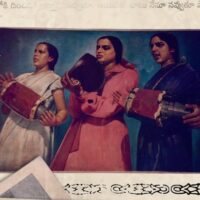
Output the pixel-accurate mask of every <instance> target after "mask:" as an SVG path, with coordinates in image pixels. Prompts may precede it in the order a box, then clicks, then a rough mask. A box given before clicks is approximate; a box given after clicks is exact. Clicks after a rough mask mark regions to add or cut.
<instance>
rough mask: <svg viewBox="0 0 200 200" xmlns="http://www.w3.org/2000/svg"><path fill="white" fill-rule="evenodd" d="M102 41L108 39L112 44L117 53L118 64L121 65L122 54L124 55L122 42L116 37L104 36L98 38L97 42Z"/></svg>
mask: <svg viewBox="0 0 200 200" xmlns="http://www.w3.org/2000/svg"><path fill="white" fill-rule="evenodd" d="M101 39H108V40H109V41H110V42H111V44H112V45H113V48H114V50H115V53H116V63H120V62H121V60H122V54H123V45H122V42H121V40H120V39H119V38H117V37H114V36H102V37H100V38H98V40H97V42H98V41H99V40H101Z"/></svg>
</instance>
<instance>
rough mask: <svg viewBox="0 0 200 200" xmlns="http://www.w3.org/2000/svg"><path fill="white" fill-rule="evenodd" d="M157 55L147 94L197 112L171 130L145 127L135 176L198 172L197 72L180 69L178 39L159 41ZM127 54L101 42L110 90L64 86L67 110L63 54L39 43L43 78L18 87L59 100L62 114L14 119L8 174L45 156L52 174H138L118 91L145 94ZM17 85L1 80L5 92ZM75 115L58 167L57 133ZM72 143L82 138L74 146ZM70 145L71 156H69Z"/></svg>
mask: <svg viewBox="0 0 200 200" xmlns="http://www.w3.org/2000/svg"><path fill="white" fill-rule="evenodd" d="M150 48H151V52H152V56H153V58H154V59H155V61H156V62H157V63H158V64H160V65H161V69H160V70H159V71H158V72H157V73H156V74H155V75H154V76H153V77H152V78H151V80H149V81H148V83H147V84H146V85H145V88H147V89H152V90H165V91H167V93H168V94H170V95H171V96H173V97H174V99H175V100H176V101H178V102H181V103H183V104H186V107H188V108H189V109H191V110H192V112H191V113H190V114H187V115H185V116H183V120H181V122H180V121H179V122H175V121H173V120H169V121H168V122H167V123H166V124H165V125H164V126H163V127H159V126H157V124H156V122H155V121H153V120H142V124H141V128H140V131H139V139H138V148H137V149H138V151H137V168H136V169H135V170H143V171H192V141H191V139H192V134H191V127H200V107H199V105H198V104H200V93H199V92H198V91H199V89H200V78H199V76H198V74H197V72H196V71H195V70H194V69H193V68H192V67H191V66H190V65H189V64H187V63H186V62H180V58H179V47H178V43H177V39H176V38H175V36H174V35H173V34H171V33H168V32H160V33H157V34H155V35H153V36H152V37H151V39H150ZM122 54H123V46H122V43H121V41H120V40H119V39H118V38H116V37H113V36H104V37H101V38H99V39H98V40H97V46H96V58H97V60H98V62H99V63H100V65H101V66H102V68H103V69H104V73H105V81H104V84H103V86H102V87H101V88H100V89H99V90H98V91H95V92H86V91H84V90H83V88H82V87H81V85H80V82H78V80H74V79H65V80H63V83H64V86H65V87H66V88H67V89H69V90H70V92H71V93H70V100H69V105H68V109H67V107H66V103H65V99H64V93H63V85H62V84H61V81H60V77H59V76H58V75H56V74H55V73H54V72H53V70H54V66H55V64H56V62H57V59H58V51H57V49H56V48H55V47H54V46H53V45H51V44H49V43H46V42H41V43H38V44H37V45H36V48H35V52H34V55H33V64H34V66H35V71H34V72H33V73H26V74H22V75H20V76H18V77H16V78H15V79H16V80H17V81H18V82H20V83H22V84H24V85H25V86H27V87H29V88H31V89H32V90H33V91H35V92H37V93H38V94H39V95H41V96H45V95H46V94H47V93H51V94H52V96H53V102H54V103H55V109H54V111H46V112H44V113H43V114H42V116H41V118H40V120H28V119H25V118H23V117H21V116H20V115H18V114H16V113H15V112H14V111H10V113H9V116H8V118H7V120H6V121H5V124H4V126H3V128H2V130H1V133H0V171H13V170H17V169H19V168H20V167H22V166H24V165H25V164H26V163H28V162H29V161H31V160H32V159H34V158H35V157H37V156H41V157H43V159H44V160H45V161H46V162H47V163H48V164H50V163H51V168H52V170H65V171H128V170H131V169H132V168H131V155H130V144H129V136H128V128H127V126H126V124H125V121H124V107H123V106H122V105H121V103H119V102H120V98H118V99H117V98H115V97H114V96H115V95H113V94H115V93H116V91H117V92H118V93H120V95H121V96H122V97H123V96H128V94H129V92H130V91H131V89H133V88H135V87H137V84H138V72H137V70H136V68H135V66H134V65H133V64H130V63H128V62H127V61H125V60H124V59H123V55H122ZM13 79H14V77H13V76H12V74H5V75H0V87H1V90H2V89H3V88H5V87H7V85H8V84H9V82H10V81H12V80H13ZM77 83H78V86H79V87H78V90H77ZM68 111H69V113H70V115H71V116H72V118H73V121H72V123H71V125H70V127H69V129H68V131H67V135H66V136H68V137H65V138H64V140H63V142H62V144H61V147H60V148H59V149H58V151H57V153H56V155H55V157H54V158H53V159H52V144H53V133H52V132H53V127H54V126H57V125H59V124H61V123H63V122H64V121H65V119H66V117H67V115H68ZM70 135H75V137H71V138H73V139H70ZM66 140H68V141H66ZM66 145H67V146H68V148H65V147H64V148H63V146H66ZM63 149H67V151H63Z"/></svg>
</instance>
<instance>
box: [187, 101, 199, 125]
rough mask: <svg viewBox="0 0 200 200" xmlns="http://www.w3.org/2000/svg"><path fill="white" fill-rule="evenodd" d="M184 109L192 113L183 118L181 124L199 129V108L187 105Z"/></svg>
mask: <svg viewBox="0 0 200 200" xmlns="http://www.w3.org/2000/svg"><path fill="white" fill-rule="evenodd" d="M186 108H188V109H191V110H192V112H191V113H189V114H187V115H184V116H183V123H184V124H188V125H190V126H192V127H194V128H200V106H198V105H195V104H187V105H186Z"/></svg>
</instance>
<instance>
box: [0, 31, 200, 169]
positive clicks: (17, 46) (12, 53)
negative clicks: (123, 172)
mask: <svg viewBox="0 0 200 200" xmlns="http://www.w3.org/2000/svg"><path fill="white" fill-rule="evenodd" d="M154 33H155V32H154V31H72V30H71V31H70V30H36V29H34V30H28V29H26V30H25V29H0V73H4V72H13V73H14V74H15V75H19V74H21V73H25V72H30V71H33V70H34V68H33V67H32V55H33V51H34V48H35V45H36V43H38V42H41V41H47V42H50V43H52V44H54V45H55V46H56V47H57V48H58V50H59V60H58V63H57V65H56V68H55V71H56V73H58V74H59V75H63V74H64V72H65V71H66V70H68V69H69V68H71V66H72V65H73V64H74V63H75V62H76V61H77V59H78V58H79V57H81V56H82V55H83V54H85V53H86V52H88V53H91V54H93V55H95V47H96V40H97V38H98V37H100V36H103V35H114V36H117V37H119V38H120V39H121V41H122V43H123V45H124V57H125V58H126V59H127V60H129V61H130V62H132V63H134V64H135V65H136V66H137V69H138V71H139V74H140V87H142V86H143V85H144V84H145V82H146V81H147V80H149V79H150V77H151V76H152V75H153V74H154V73H155V72H156V71H157V70H158V69H159V65H157V64H156V63H155V62H154V61H153V59H152V57H151V54H150V49H149V38H150V36H151V35H152V34H154ZM173 33H174V34H175V35H176V36H177V38H178V40H179V44H180V52H181V55H182V56H186V57H187V60H188V61H189V62H190V63H191V64H192V66H193V67H195V68H196V69H197V70H198V71H200V57H199V53H200V32H199V31H173ZM197 92H200V91H197ZM65 95H66V99H68V95H69V93H68V92H67V91H65ZM4 120H5V116H3V115H2V114H1V115H0V127H2V125H3V122H4ZM70 120H71V119H70V118H68V120H67V122H66V123H65V124H63V125H62V126H60V127H58V128H57V130H56V146H57V147H58V145H59V144H60V141H61V140H62V138H63V136H64V134H65V132H66V130H67V127H68V125H69V123H70ZM126 121H127V124H128V127H129V130H130V131H129V132H130V139H131V149H132V160H133V166H134V167H135V164H136V145H137V133H138V129H139V122H138V121H137V120H135V119H133V118H126ZM199 135H200V131H199V130H194V131H193V149H194V170H195V171H198V172H199V171H200V156H199V152H200V145H199V144H200V136H199Z"/></svg>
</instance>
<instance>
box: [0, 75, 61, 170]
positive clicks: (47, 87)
mask: <svg viewBox="0 0 200 200" xmlns="http://www.w3.org/2000/svg"><path fill="white" fill-rule="evenodd" d="M16 80H17V81H19V82H20V83H22V84H24V85H25V86H27V87H29V88H31V89H32V90H33V91H35V92H36V93H38V94H39V95H41V96H45V95H46V94H47V93H48V94H49V91H50V94H51V92H52V91H53V90H56V89H61V88H62V85H61V83H60V77H59V76H58V75H57V74H55V73H54V72H53V71H46V72H41V73H38V74H35V73H26V74H22V75H20V76H18V77H17V78H16ZM52 130H53V129H52V128H51V127H47V126H43V125H41V123H40V122H39V120H28V119H25V118H24V117H22V116H20V115H19V114H17V113H15V112H14V111H11V112H10V114H9V116H8V118H7V120H6V121H5V123H4V126H3V128H2V130H1V133H0V171H14V170H17V169H19V168H21V167H22V166H24V165H25V164H27V163H28V162H30V161H31V160H33V159H34V158H35V157H37V156H41V157H42V158H43V159H44V160H45V161H46V162H47V163H49V162H50V159H51V156H52V155H51V154H52V148H53V145H52V144H53V132H52Z"/></svg>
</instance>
